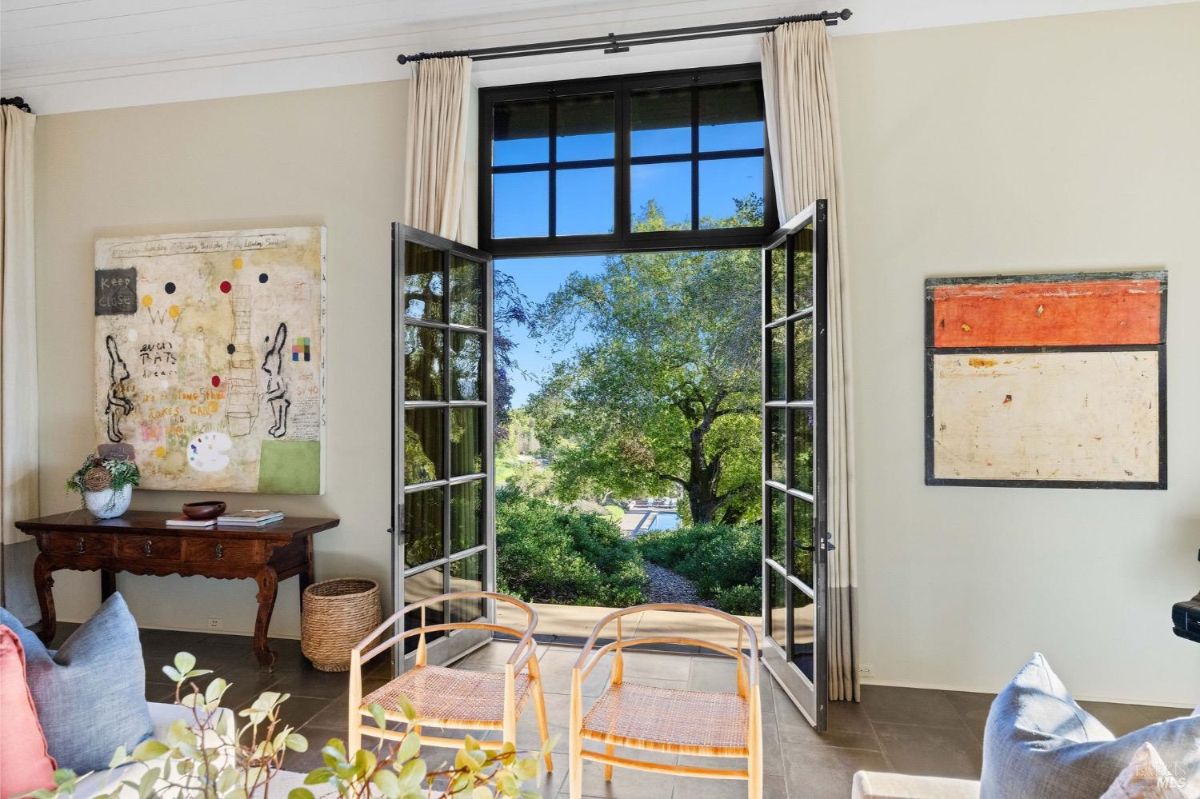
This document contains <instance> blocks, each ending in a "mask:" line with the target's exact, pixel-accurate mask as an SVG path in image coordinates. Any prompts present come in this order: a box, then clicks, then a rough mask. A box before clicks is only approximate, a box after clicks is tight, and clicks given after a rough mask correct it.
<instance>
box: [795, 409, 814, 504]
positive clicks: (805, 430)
mask: <svg viewBox="0 0 1200 799" xmlns="http://www.w3.org/2000/svg"><path fill="white" fill-rule="evenodd" d="M791 414H792V485H791V487H792V488H798V489H800V490H801V491H803V492H804V493H806V494H811V493H812V490H813V484H812V467H813V429H812V410H810V409H808V408H793V409H792V411H791Z"/></svg>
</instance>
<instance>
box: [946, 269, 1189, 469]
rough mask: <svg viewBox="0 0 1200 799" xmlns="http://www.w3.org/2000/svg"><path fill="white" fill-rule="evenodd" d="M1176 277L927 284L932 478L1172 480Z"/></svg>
mask: <svg viewBox="0 0 1200 799" xmlns="http://www.w3.org/2000/svg"><path fill="white" fill-rule="evenodd" d="M1166 303H1167V275H1166V272H1162V271H1136V272H1100V273H1082V274H1064V275H1019V276H1013V277H978V278H976V277H967V278H960V277H956V278H940V279H930V280H927V281H926V282H925V325H926V336H925V347H926V350H925V370H926V371H925V482H926V484H928V485H986V486H1025V487H1039V488H1047V487H1059V488H1143V489H1165V488H1166V487H1167V454H1166V441H1167V412H1166V381H1167V362H1166V354H1167V353H1166V319H1167V313H1166Z"/></svg>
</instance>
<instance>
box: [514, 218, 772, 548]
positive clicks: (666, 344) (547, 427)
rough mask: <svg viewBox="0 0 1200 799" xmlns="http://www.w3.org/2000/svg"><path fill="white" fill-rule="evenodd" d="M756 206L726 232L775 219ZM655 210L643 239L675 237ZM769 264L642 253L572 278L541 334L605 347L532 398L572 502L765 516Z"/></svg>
mask: <svg viewBox="0 0 1200 799" xmlns="http://www.w3.org/2000/svg"><path fill="white" fill-rule="evenodd" d="M761 214H762V201H761V198H758V197H754V196H752V197H750V198H748V199H747V200H745V201H742V202H740V203H739V204H738V211H737V215H736V216H735V217H734V218H732V219H730V220H724V222H725V225H724V226H732V225H738V224H742V225H746V224H761V221H760V220H761ZM665 227H666V223H665V222H664V220H663V216H662V213H661V211H660V210H659V209H658V208H657V207H656V206H655V205H654V204H653V203H651V204H650V205H648V206H647V207H646V208H645V209H644V211H643V213H642V216H641V219H640V220H639V222H638V229H639V230H655V229H664V228H665ZM760 264H761V256H760V254H759V252H758V251H756V250H710V251H703V252H660V253H636V254H624V255H619V256H613V257H610V258H608V259H606V261H605V263H604V267H603V270H602V272H601V273H600V274H598V275H595V276H586V275H582V274H579V273H575V274H572V275H571V276H570V277H569V278H568V279H567V280H566V282H565V283H564V284H563V285H562V286H561V287H560V288H559V289H557V290H556V291H555V292H554V293H553V294H551V295H550V297H549V298H547V300H546V301H545V302H544V303H542V304H541V305H540V306H539V307H538V308H537V311H536V313H534V314H532V315H531V318H532V319H534V320H535V321H534V335H535V336H538V337H542V338H551V337H557V338H559V339H561V340H564V341H567V340H570V339H572V338H573V337H574V336H575V334H576V331H578V330H581V329H582V330H587V331H588V332H589V333H590V334H591V336H592V337H594V341H593V342H592V343H591V344H589V345H587V346H584V347H581V348H579V349H577V350H576V351H575V352H574V354H573V355H572V357H570V358H569V359H567V360H565V361H563V362H560V363H557V364H555V365H554V367H553V369H552V373H551V375H550V377H549V379H548V380H547V381H546V382H545V383H544V385H543V386H542V387H541V389H540V390H539V391H538V392H537V393H536V394H535V395H534V396H533V397H531V399H530V404H529V408H530V416H531V417H532V418H533V419H534V420H535V423H536V426H537V437H538V439H539V441H540V442H541V444H542V447H543V451H544V452H546V453H547V454H549V456H550V468H551V469H552V470H553V473H554V476H555V480H554V483H555V490H556V492H557V494H558V496H559V498H560V499H562V500H566V501H570V500H573V499H577V498H579V497H584V496H591V497H602V496H604V495H606V494H610V493H611V494H612V495H614V496H615V497H618V498H629V497H638V496H645V495H666V494H669V493H675V494H680V493H681V494H682V495H683V496H684V497H686V499H687V507H686V510H685V515H687V516H690V518H691V521H692V522H694V523H703V522H722V523H727V524H733V523H737V522H739V521H754V520H756V519H757V518H758V516H759V476H760V454H761V449H760V443H759V439H760V429H759V425H760V422H759V419H760V416H759V413H760V411H759V399H760V393H761V388H760V377H759V358H760V354H759V335H758V330H759V326H760V320H761V313H760V310H761V309H760V302H761V299H760V292H759V280H760V278H759V271H760Z"/></svg>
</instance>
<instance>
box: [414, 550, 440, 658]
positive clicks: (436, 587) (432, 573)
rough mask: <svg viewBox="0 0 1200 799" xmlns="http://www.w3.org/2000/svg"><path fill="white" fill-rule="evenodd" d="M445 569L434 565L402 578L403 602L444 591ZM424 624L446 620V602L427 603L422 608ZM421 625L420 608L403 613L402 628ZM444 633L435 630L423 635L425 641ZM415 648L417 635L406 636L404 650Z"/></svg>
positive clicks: (418, 600)
mask: <svg viewBox="0 0 1200 799" xmlns="http://www.w3.org/2000/svg"><path fill="white" fill-rule="evenodd" d="M444 575H445V571H444V569H443V568H442V567H441V566H434V567H433V568H431V569H426V570H425V571H423V572H418V573H417V574H410V575H407V576H405V578H404V604H406V605H411V604H412V603H414V602H420V601H421V600H422V599H428V598H429V597H431V596H437V595H438V594H444V593H446V589H445V587H444V584H443V579H444ZM424 613H425V625H426V626H429V625H434V624H444V623H445V622H446V603H445V602H436V603H434V604H432V605H428V606H426V607H425V609H424ZM420 626H421V610H419V609H418V610H411V611H409V612H408V613H406V614H404V628H405V629H407V630H412V629H416V628H417V627H420ZM444 634H445V633H442V632H436V633H429V634H428V635H426V636H425V640H426V641H432V640H434V639H436V638H441V637H442V636H443V635H444ZM416 648H417V636H415V635H414V636H412V637H411V638H406V639H405V641H404V649H405V651H412V650H414V649H416Z"/></svg>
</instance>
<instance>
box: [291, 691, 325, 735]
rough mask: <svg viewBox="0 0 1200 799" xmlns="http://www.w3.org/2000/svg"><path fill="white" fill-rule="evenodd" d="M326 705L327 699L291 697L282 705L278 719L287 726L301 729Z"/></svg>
mask: <svg viewBox="0 0 1200 799" xmlns="http://www.w3.org/2000/svg"><path fill="white" fill-rule="evenodd" d="M328 704H329V700H328V699H314V698H312V697H307V696H292V697H289V698H288V700H287V701H286V702H284V703H283V706H282V707H281V709H280V712H279V719H280V721H282V722H283V723H284V724H287V725H289V726H292V727H296V728H299V727H303V726H304V725H305V724H306V723H307V722H308V720H309V719H311V718H313V717H314V716H316V715H317V714H318V713H320V712H321V711H322V710H324V709H325V706H326V705H328Z"/></svg>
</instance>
